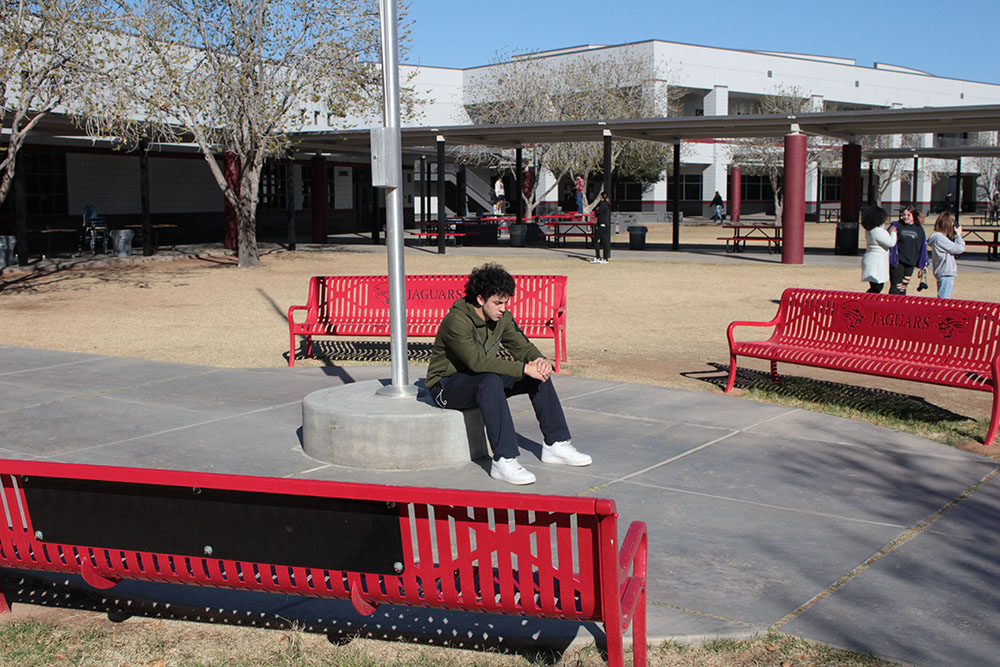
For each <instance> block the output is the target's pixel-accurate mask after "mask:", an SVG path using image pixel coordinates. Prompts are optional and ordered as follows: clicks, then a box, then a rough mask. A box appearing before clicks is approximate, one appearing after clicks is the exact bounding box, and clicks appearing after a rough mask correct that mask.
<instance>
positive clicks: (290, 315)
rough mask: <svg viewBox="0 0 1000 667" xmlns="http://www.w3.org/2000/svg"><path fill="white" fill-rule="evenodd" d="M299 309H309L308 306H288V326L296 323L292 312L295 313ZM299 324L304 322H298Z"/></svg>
mask: <svg viewBox="0 0 1000 667" xmlns="http://www.w3.org/2000/svg"><path fill="white" fill-rule="evenodd" d="M300 310H304V311H307V312H308V311H309V306H289V308H288V326H294V325H295V324H296V322H295V317H294V315H293V313H295V312H297V311H300ZM306 321H308V318H306ZM300 324H304V322H303V323H300Z"/></svg>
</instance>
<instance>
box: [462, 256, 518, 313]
mask: <svg viewBox="0 0 1000 667" xmlns="http://www.w3.org/2000/svg"><path fill="white" fill-rule="evenodd" d="M515 289H516V288H515V287H514V279H513V278H511V276H510V274H509V273H507V270H506V269H505V268H503V267H502V266H500V265H499V264H496V263H493V262H489V263H486V264H483V265H482V266H477V267H476V268H474V269H472V273H470V274H469V280H468V282H466V283H465V300H466V301H468V302H469V303H471V304H472V305H474V306H477V305H479V302H478V300H477V299H476V297H479V296H481V297H483V299H484V300H485V299H489V298H490V297H491V296H496V295H498V294H499V295H501V296H506V297H511V296H514V291H515Z"/></svg>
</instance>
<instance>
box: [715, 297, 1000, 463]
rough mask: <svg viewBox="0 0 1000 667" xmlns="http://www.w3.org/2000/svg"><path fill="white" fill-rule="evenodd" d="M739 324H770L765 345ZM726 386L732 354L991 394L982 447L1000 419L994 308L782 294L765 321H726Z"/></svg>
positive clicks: (997, 308) (999, 314) (999, 342)
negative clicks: (742, 333)
mask: <svg viewBox="0 0 1000 667" xmlns="http://www.w3.org/2000/svg"><path fill="white" fill-rule="evenodd" d="M738 326H756V327H774V331H773V332H771V337H770V338H768V339H767V340H764V341H748V342H737V341H736V340H735V339H734V338H733V330H734V329H735V328H736V327H738ZM726 336H727V338H728V339H729V381H728V383H727V384H726V391H727V392H728V391H730V390H731V389H732V388H733V382H734V381H735V379H736V357H737V356H745V357H756V358H758V359H768V360H770V361H771V375H772V377H773V378H774V380H775V381H777V380H778V362H779V361H785V362H789V363H793V364H802V365H805V366H817V367H820V368H831V369H835V370H842V371H851V372H854V373H866V374H868V375H880V376H884V377H891V378H900V379H904V380H914V381H917V382H927V383H931V384H940V385H945V386H948V387H961V388H964V389H978V390H979V391H989V392H993V412H992V414H991V416H990V425H989V428H988V429H987V433H986V440H985V444H987V445H989V444H990V443H992V442H993V439H994V438H995V437H996V434H997V427H998V422H1000V390H998V387H997V379H998V378H1000V303H987V302H981V301H960V300H957V299H935V298H931V297H924V296H896V295H890V294H867V293H859V292H833V291H825V290H811V289H795V288H790V289H786V290H785V291H784V293H783V294H782V295H781V305H780V306H779V307H778V314H777V315H775V317H774V319H773V320H771V321H770V322H732V323H731V324H730V325H729V328H728V329H727V331H726Z"/></svg>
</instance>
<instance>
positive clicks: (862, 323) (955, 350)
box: [772, 288, 1000, 362]
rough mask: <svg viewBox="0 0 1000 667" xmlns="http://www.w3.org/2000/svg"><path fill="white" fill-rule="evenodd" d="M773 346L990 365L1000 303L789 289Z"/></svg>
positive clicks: (999, 331) (997, 343)
mask: <svg viewBox="0 0 1000 667" xmlns="http://www.w3.org/2000/svg"><path fill="white" fill-rule="evenodd" d="M780 312H781V313H782V315H783V317H782V321H781V323H779V324H778V326H777V327H776V328H775V330H774V334H773V336H772V340H776V341H778V340H780V341H781V342H783V343H787V344H790V345H794V344H796V343H797V342H801V343H802V344H804V345H809V346H811V347H815V346H816V344H817V343H823V344H825V345H827V346H829V347H831V348H835V349H839V350H843V351H848V352H855V353H860V354H871V355H873V356H876V357H887V356H890V357H891V356H897V355H900V354H907V353H913V354H917V355H919V356H920V357H922V358H927V359H933V358H939V359H949V358H951V359H956V360H973V361H979V362H989V361H991V360H993V359H995V358H996V357H997V355H998V354H1000V303H990V302H982V301H962V300H958V299H937V298H932V297H924V296H906V295H883V294H868V293H864V292H838V291H831V290H812V289H798V288H789V289H786V290H785V291H784V292H783V293H782V295H781V307H780Z"/></svg>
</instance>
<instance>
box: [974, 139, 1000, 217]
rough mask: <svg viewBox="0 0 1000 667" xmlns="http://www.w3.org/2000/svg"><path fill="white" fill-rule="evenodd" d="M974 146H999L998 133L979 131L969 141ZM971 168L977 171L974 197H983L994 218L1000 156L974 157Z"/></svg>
mask: <svg viewBox="0 0 1000 667" xmlns="http://www.w3.org/2000/svg"><path fill="white" fill-rule="evenodd" d="M970 143H972V144H974V145H976V146H991V147H994V148H996V147H998V146H1000V133H998V132H979V133H977V134H976V135H975V137H974V138H973V140H972V141H971V142H970ZM970 162H971V163H972V168H973V169H974V170H976V171H978V172H979V177H978V178H977V179H976V198H977V199H981V200H982V199H985V200H986V202H987V206H988V207H989V212H990V217H991V218H992V219H993V220H996V218H997V213H998V209H1000V157H974V158H971V159H970Z"/></svg>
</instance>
